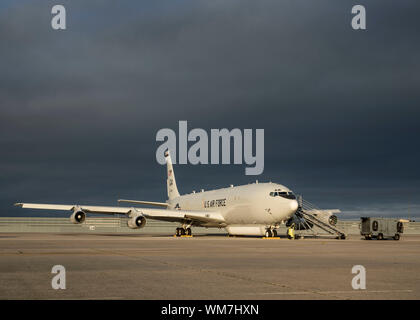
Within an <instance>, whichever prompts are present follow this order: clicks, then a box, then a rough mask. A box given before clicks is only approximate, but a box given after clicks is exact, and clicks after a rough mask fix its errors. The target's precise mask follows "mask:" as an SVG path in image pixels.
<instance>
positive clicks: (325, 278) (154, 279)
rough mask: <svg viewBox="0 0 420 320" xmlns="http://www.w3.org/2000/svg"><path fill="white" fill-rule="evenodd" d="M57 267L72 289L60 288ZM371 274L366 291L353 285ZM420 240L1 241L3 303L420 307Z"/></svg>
mask: <svg viewBox="0 0 420 320" xmlns="http://www.w3.org/2000/svg"><path fill="white" fill-rule="evenodd" d="M54 265H62V266H64V267H65V269H66V289H65V290H54V289H52V286H51V280H52V278H53V277H54V276H55V274H52V273H51V269H52V267H53V266H54ZM354 265H362V266H364V267H365V268H366V286H367V288H366V290H354V289H353V288H352V286H351V282H352V278H353V277H354V276H355V274H352V267H353V266H354ZM419 298H420V236H414V235H413V236H412V235H407V236H404V235H403V237H402V239H401V240H400V241H394V240H386V241H377V240H371V241H366V240H361V239H360V237H359V236H353V237H350V238H349V239H346V240H335V239H301V240H287V239H285V238H282V239H261V238H242V237H235V238H230V237H226V236H221V235H220V234H218V235H199V236H195V237H193V238H174V237H172V236H170V235H166V236H157V235H146V234H142V233H141V231H139V234H85V233H84V234H74V233H71V234H51V233H49V234H39V233H38V234H35V233H33V234H30V233H1V234H0V299H241V300H242V299H419Z"/></svg>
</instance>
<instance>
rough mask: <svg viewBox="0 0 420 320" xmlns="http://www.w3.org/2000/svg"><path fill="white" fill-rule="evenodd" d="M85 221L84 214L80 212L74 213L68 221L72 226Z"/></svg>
mask: <svg viewBox="0 0 420 320" xmlns="http://www.w3.org/2000/svg"><path fill="white" fill-rule="evenodd" d="M85 220H86V213H84V212H83V211H82V210H77V211H74V212H73V214H72V215H71V216H70V221H71V222H72V223H74V224H79V223H83V222H84V221H85Z"/></svg>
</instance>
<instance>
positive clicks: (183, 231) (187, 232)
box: [175, 228, 192, 237]
mask: <svg viewBox="0 0 420 320" xmlns="http://www.w3.org/2000/svg"><path fill="white" fill-rule="evenodd" d="M191 235H192V232H191V228H176V232H175V236H177V237H181V236H191Z"/></svg>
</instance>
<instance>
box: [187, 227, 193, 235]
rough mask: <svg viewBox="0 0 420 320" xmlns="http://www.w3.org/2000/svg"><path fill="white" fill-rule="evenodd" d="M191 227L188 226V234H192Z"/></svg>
mask: <svg viewBox="0 0 420 320" xmlns="http://www.w3.org/2000/svg"><path fill="white" fill-rule="evenodd" d="M191 233H192V232H191V228H187V236H190V235H191Z"/></svg>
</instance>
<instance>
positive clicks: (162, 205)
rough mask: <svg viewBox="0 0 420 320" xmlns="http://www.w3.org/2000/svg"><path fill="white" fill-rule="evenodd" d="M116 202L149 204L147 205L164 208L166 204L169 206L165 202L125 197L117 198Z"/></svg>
mask: <svg viewBox="0 0 420 320" xmlns="http://www.w3.org/2000/svg"><path fill="white" fill-rule="evenodd" d="M118 202H125V203H136V204H146V205H149V206H156V207H164V208H166V207H167V206H169V204H167V203H166V202H153V201H141V200H125V199H119V200H118Z"/></svg>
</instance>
